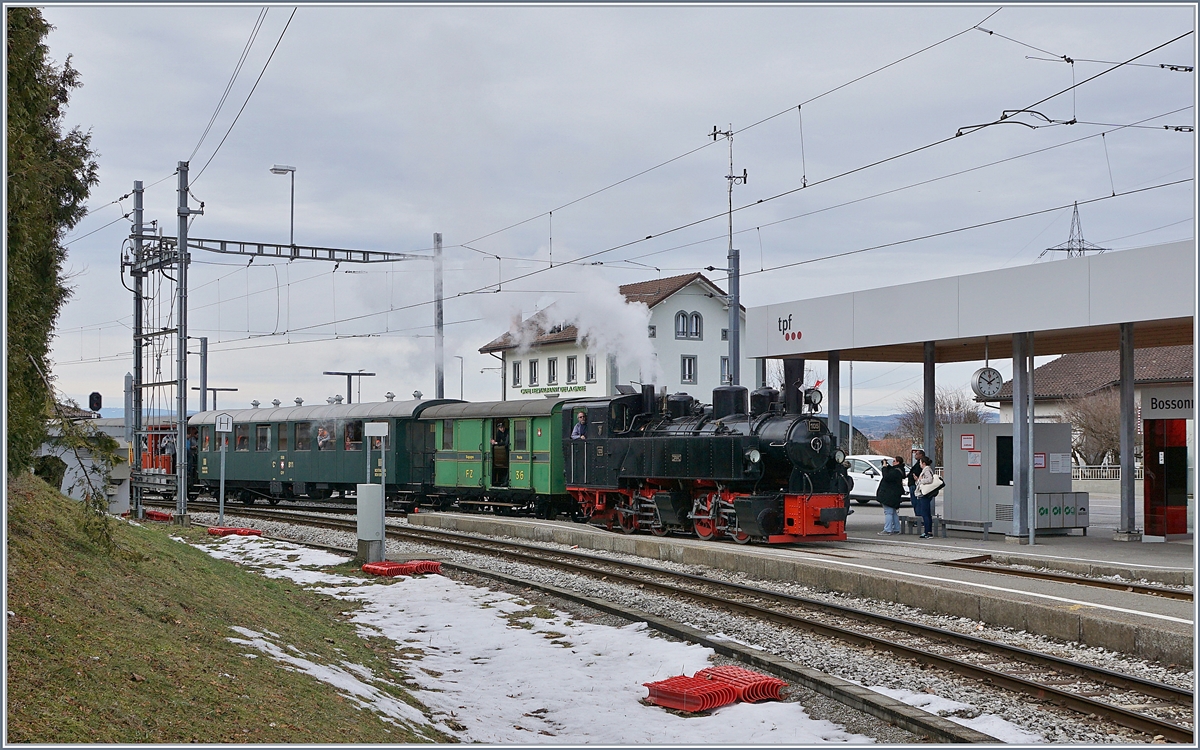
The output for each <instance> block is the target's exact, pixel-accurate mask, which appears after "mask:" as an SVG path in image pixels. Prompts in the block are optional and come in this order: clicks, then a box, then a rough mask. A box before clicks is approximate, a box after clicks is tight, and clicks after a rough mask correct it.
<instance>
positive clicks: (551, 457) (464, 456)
mask: <svg viewBox="0 0 1200 750" xmlns="http://www.w3.org/2000/svg"><path fill="white" fill-rule="evenodd" d="M571 400H572V399H545V400H542V401H492V402H484V403H450V404H441V405H439V406H430V407H427V408H425V409H423V410H422V411H421V414H420V417H419V419H420V421H421V422H423V423H427V424H429V425H430V433H431V434H432V435H433V438H434V444H435V446H436V449H435V450H434V451H433V453H432V459H433V460H432V463H433V485H434V487H433V492H432V494H433V497H431V498H430V499H431V500H432V501H434V503H435V504H436V505H437V507H441V508H449V507H450V506H451V505H453V504H455V503H457V505H458V506H459V507H460V508H463V509H470V508H475V509H480V510H483V509H491V510H494V511H499V512H506V511H509V512H514V513H515V512H533V513H536V514H537V515H539V516H542V517H552V516H554V515H555V514H556V513H558V512H560V511H565V510H567V509H569V507H570V506H569V504H568V503H569V496H568V495H567V492H566V485H565V479H564V473H563V463H562V461H563V457H562V448H561V446H562V408H563V404H565V403H568V402H569V401H571ZM505 443H507V445H505Z"/></svg>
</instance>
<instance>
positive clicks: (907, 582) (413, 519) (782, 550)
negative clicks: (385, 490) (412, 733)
mask: <svg viewBox="0 0 1200 750" xmlns="http://www.w3.org/2000/svg"><path fill="white" fill-rule="evenodd" d="M409 523H411V524H413V525H421V526H429V527H434V528H444V529H450V530H457V531H463V532H473V533H489V534H498V535H505V536H510V537H514V538H517V539H526V540H530V541H540V542H556V543H560V544H566V545H578V546H579V547H580V548H581V549H596V550H607V551H612V552H620V553H625V554H632V555H637V556H640V557H645V558H649V559H653V560H670V561H672V562H676V563H682V564H689V565H707V566H710V567H714V568H720V569H722V570H729V571H734V572H744V573H746V575H748V576H751V577H754V578H760V579H765V580H783V581H793V582H796V583H800V584H803V585H806V586H811V587H813V588H816V589H820V590H827V591H840V592H844V593H847V594H853V595H857V596H864V597H870V598H875V599H880V600H884V601H892V602H897V603H901V604H906V605H909V606H912V607H916V608H920V609H923V610H926V611H932V612H937V613H941V614H947V615H953V616H956V617H967V618H970V619H972V620H977V621H981V622H986V623H989V624H991V625H996V626H1001V627H1009V628H1013V629H1016V630H1025V631H1027V632H1030V633H1038V634H1042V635H1045V636H1049V637H1052V638H1059V639H1062V640H1065V641H1076V642H1080V643H1083V644H1086V645H1089V646H1098V647H1102V648H1106V649H1110V650H1113V651H1118V652H1122V653H1127V654H1133V655H1137V656H1140V657H1142V658H1146V659H1152V660H1159V661H1162V662H1164V663H1171V664H1191V663H1192V657H1193V642H1194V636H1193V631H1194V629H1195V624H1194V616H1193V603H1192V602H1189V601H1183V600H1178V599H1167V598H1162V597H1157V596H1150V595H1146V594H1137V593H1133V592H1127V591H1116V590H1111V589H1098V588H1093V587H1090V586H1081V585H1077V584H1069V583H1059V582H1055V581H1043V580H1035V579H1026V578H1016V577H1012V576H1006V575H1001V574H996V573H989V572H980V571H973V570H959V569H955V568H948V567H943V566H938V565H933V564H932V563H935V562H937V561H943V560H954V559H958V558H963V557H971V556H975V555H983V554H992V555H996V556H1001V555H1003V556H1006V557H1008V558H1009V559H1010V561H1011V562H1017V563H1025V564H1030V565H1047V564H1049V566H1050V567H1054V568H1056V569H1060V570H1071V571H1073V572H1076V573H1086V572H1087V571H1088V570H1090V571H1091V572H1092V573H1095V574H1103V575H1111V574H1112V572H1120V571H1125V572H1126V573H1127V574H1134V575H1137V576H1138V577H1144V578H1146V579H1148V580H1152V581H1162V582H1164V583H1174V584H1179V583H1189V584H1190V583H1191V582H1192V578H1191V576H1192V570H1193V567H1194V566H1193V563H1192V545H1191V543H1190V542H1187V543H1178V542H1172V543H1165V544H1131V543H1123V542H1114V541H1112V537H1111V533H1110V534H1109V535H1108V536H1107V539H1106V538H1105V537H1104V536H1103V535H1101V534H1099V533H1093V534H1092V535H1090V536H1087V537H1084V536H1069V537H1055V538H1048V539H1046V540H1044V542H1045V543H1041V542H1042V541H1043V540H1041V539H1039V540H1038V541H1039V543H1038V544H1036V545H1035V546H1034V547H1032V548H1030V547H1027V546H1018V545H1014V544H1011V543H1008V542H1006V541H1005V537H1004V535H1003V534H998V533H995V532H993V533H992V535H991V537H990V539H989V541H987V542H982V541H981V540H980V538H979V535H978V534H975V535H971V534H970V533H969V532H954V531H951V532H950V533H951V536H950V537H948V538H945V539H942V538H933V539H918V538H916V537H912V536H907V537H905V536H886V537H881V536H877V535H876V532H877V531H879V530H880V529H882V527H883V512H882V508H880V507H879V506H876V505H871V506H858V507H856V508H855V513H854V514H853V515H852V516H851V517H850V523H849V524H848V527H849V530H848V532H847V534H848V537H849V538H848V539H847V541H845V542H818V543H810V544H794V545H780V546H766V545H745V546H743V545H738V544H735V543H733V542H704V541H701V540H699V539H697V538H695V537H684V536H677V537H676V536H668V537H654V536H651V535H649V534H634V535H629V536H626V535H624V534H621V533H619V532H610V531H606V530H604V529H599V528H595V527H590V526H587V525H584V524H575V523H571V522H567V521H539V520H534V519H522V518H500V517H494V516H483V515H470V514H458V513H421V514H418V515H413V516H410V517H409ZM1068 566H1070V567H1068Z"/></svg>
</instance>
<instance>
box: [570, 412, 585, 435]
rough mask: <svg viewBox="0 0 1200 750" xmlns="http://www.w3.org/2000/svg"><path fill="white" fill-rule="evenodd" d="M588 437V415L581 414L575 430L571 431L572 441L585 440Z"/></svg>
mask: <svg viewBox="0 0 1200 750" xmlns="http://www.w3.org/2000/svg"><path fill="white" fill-rule="evenodd" d="M586 437H587V415H586V414H584V413H583V412H579V418H578V419H577V420H576V422H575V427H574V429H572V430H571V439H572V440H583V439H584V438H586Z"/></svg>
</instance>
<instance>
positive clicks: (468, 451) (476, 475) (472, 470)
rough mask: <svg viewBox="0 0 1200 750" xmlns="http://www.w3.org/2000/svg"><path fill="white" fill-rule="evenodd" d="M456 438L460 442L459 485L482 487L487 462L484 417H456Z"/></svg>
mask: <svg viewBox="0 0 1200 750" xmlns="http://www.w3.org/2000/svg"><path fill="white" fill-rule="evenodd" d="M454 431H455V435H454V440H455V442H456V443H457V444H458V486H459V487H482V486H483V481H484V467H485V466H486V462H485V461H484V460H483V457H484V450H483V448H484V446H483V442H484V441H483V420H482V419H456V420H455V421H454Z"/></svg>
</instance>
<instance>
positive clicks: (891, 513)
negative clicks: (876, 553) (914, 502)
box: [875, 456, 904, 536]
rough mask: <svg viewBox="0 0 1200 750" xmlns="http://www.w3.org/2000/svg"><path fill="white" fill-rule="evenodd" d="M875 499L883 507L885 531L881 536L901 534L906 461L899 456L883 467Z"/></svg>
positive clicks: (881, 532)
mask: <svg viewBox="0 0 1200 750" xmlns="http://www.w3.org/2000/svg"><path fill="white" fill-rule="evenodd" d="M875 499H876V500H878V501H879V504H880V505H882V506H883V531H880V532H879V535H880V536H884V535H890V534H899V533H900V512H899V511H900V503H901V502H902V501H903V499H904V461H903V460H901V458H900V457H899V456H896V457H895V459H893V461H892V464H891V465H888V464H884V465H883V477H882V478H881V479H880V480H879V489H877V490H875Z"/></svg>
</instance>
